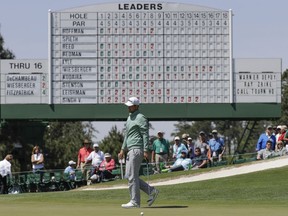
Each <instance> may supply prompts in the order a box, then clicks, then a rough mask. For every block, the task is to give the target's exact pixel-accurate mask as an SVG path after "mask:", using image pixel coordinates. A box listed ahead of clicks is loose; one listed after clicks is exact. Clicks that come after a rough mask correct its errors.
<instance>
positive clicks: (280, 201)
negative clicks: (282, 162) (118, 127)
mask: <svg viewBox="0 0 288 216" xmlns="http://www.w3.org/2000/svg"><path fill="white" fill-rule="evenodd" d="M287 168H288V167H283V168H278V169H273V170H268V171H262V172H256V173H252V174H246V175H239V176H233V177H228V178H222V179H214V180H208V181H202V182H193V183H185V184H178V185H172V186H161V187H158V189H159V190H160V194H159V196H158V198H157V200H156V201H155V203H154V204H153V206H152V207H148V206H147V204H146V199H147V195H146V194H142V203H141V204H142V206H141V208H140V209H122V208H121V207H120V205H121V204H122V203H126V202H128V201H129V195H128V191H127V189H125V190H124V189H121V190H106V191H82V190H79V191H67V192H48V193H25V194H24V193H23V194H13V195H12V194H11V195H0V212H1V215H13V216H18V215H19V216H23V215H24V216H26V215H27V216H28V215H29V216H30V215H35V214H37V215H39V216H58V215H59V216H66V215H67V216H74V215H75V216H82V215H83V216H87V215H107V216H110V215H125V216H130V215H131V216H132V215H140V213H141V212H144V215H145V216H148V215H149V216H162V215H163V216H164V215H165V216H166V215H173V216H178V215H197V216H202V215H203V216H204V215H205V216H207V215H213V216H220V215H221V216H226V215H227V216H228V215H229V216H231V215H233V216H238V215H239V216H250V215H253V216H258V215H259V216H260V215H261V216H263V215H273V216H274V215H275V216H278V215H279V216H280V215H286V214H287V203H288V195H287V194H288V193H287V187H288V181H287V176H288V169H287ZM180 174H185V175H187V173H184V172H179V173H178V175H180ZM165 175H166V174H161V175H158V176H159V177H161V178H163V177H165ZM167 176H169V175H167ZM173 176H174V177H175V174H173ZM144 178H145V177H144ZM154 178H157V176H156V175H155V176H153V177H152V179H154ZM121 182H122V183H123V182H125V181H122V180H121V181H119V182H118V181H115V182H109V183H103V184H102V183H101V184H102V185H104V184H107V185H110V184H118V183H121ZM102 185H101V186H102ZM98 186H100V185H95V187H98Z"/></svg>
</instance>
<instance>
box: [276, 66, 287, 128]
mask: <svg viewBox="0 0 288 216" xmlns="http://www.w3.org/2000/svg"><path fill="white" fill-rule="evenodd" d="M281 111H282V114H281V118H280V119H279V120H278V121H277V124H287V122H288V69H286V70H285V71H284V72H283V74H282V97H281Z"/></svg>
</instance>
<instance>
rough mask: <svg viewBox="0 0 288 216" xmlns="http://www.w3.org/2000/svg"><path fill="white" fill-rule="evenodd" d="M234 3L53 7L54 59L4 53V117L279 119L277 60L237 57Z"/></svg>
mask: <svg viewBox="0 0 288 216" xmlns="http://www.w3.org/2000/svg"><path fill="white" fill-rule="evenodd" d="M232 16H233V14H232V11H231V10H228V11H227V10H220V9H214V8H210V7H204V6H196V5H191V4H178V3H177V4H176V3H145V4H140V3H121V4H117V3H111V4H96V5H90V6H82V7H77V8H71V9H65V10H61V11H49V13H48V17H49V25H48V31H49V44H48V45H49V56H48V59H47V60H46V59H42V60H35V59H31V60H29V59H25V60H19V59H18V60H1V61H0V72H1V119H26V118H27V119H31V118H35V119H92V120H115V119H125V118H126V116H127V110H126V109H125V108H124V107H123V103H124V102H125V101H127V99H128V98H129V97H131V96H136V97H138V98H139V99H140V101H141V109H143V111H142V112H144V113H145V114H146V115H147V116H148V117H149V118H150V119H155V120H166V119H167V120H168V119H172V120H173V119H175V120H177V119H213V118H217V119H226V118H227V119H229V118H234V119H243V118H259V119H261V118H278V117H280V115H281V71H282V68H281V59H261V58H257V59H234V58H233V53H232V50H233V48H232V38H233V37H232Z"/></svg>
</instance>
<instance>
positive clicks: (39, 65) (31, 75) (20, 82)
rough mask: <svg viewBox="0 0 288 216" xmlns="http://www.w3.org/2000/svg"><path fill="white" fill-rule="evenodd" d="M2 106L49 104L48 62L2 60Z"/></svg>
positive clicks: (0, 70)
mask: <svg viewBox="0 0 288 216" xmlns="http://www.w3.org/2000/svg"><path fill="white" fill-rule="evenodd" d="M0 72H1V104H47V103H48V98H49V97H48V94H49V93H48V89H49V85H48V84H49V77H48V68H47V60H1V61H0Z"/></svg>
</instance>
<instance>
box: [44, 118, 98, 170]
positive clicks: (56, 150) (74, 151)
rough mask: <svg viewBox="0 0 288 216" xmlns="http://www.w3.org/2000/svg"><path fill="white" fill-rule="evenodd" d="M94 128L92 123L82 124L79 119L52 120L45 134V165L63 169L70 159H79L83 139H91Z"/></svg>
mask: <svg viewBox="0 0 288 216" xmlns="http://www.w3.org/2000/svg"><path fill="white" fill-rule="evenodd" d="M87 127H88V128H87ZM93 130H94V129H93V127H92V124H87V123H86V124H82V122H79V121H75V122H50V123H49V127H47V129H46V131H45V135H44V142H45V147H44V153H45V167H46V168H47V169H63V168H65V167H66V166H67V162H68V161H69V160H74V161H77V155H78V151H79V149H80V148H81V147H82V142H83V140H84V139H85V138H88V139H90V140H91V139H92V137H91V134H92V133H91V131H93Z"/></svg>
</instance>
